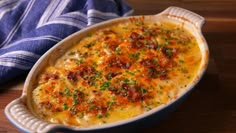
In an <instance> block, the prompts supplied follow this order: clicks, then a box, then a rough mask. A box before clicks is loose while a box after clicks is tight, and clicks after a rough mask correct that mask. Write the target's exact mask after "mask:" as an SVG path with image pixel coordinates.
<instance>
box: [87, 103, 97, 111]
mask: <svg viewBox="0 0 236 133" xmlns="http://www.w3.org/2000/svg"><path fill="white" fill-rule="evenodd" d="M95 107H96V105H95V104H91V105H90V106H89V108H88V111H91V110H93V109H94V108H95Z"/></svg>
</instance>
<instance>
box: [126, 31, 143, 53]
mask: <svg viewBox="0 0 236 133" xmlns="http://www.w3.org/2000/svg"><path fill="white" fill-rule="evenodd" d="M129 37H130V39H131V45H130V47H131V48H135V49H139V48H143V46H144V44H143V42H142V41H141V40H143V39H144V37H143V36H142V35H140V34H138V33H136V32H132V33H131V34H130V36H129Z"/></svg>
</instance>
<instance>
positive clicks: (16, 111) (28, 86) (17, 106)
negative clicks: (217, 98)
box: [5, 7, 209, 132]
mask: <svg viewBox="0 0 236 133" xmlns="http://www.w3.org/2000/svg"><path fill="white" fill-rule="evenodd" d="M139 17H144V21H170V22H173V23H176V24H180V23H181V24H183V26H184V27H185V28H186V29H187V30H189V31H190V32H191V33H192V34H193V35H194V36H195V38H196V39H197V42H198V44H199V47H200V50H201V53H202V61H201V64H200V69H199V71H198V73H197V76H196V77H195V79H194V80H193V81H192V82H191V83H190V84H189V85H188V86H187V87H186V88H185V90H184V91H182V92H180V93H179V95H178V97H177V98H176V99H175V100H173V101H170V102H169V103H168V104H166V105H163V106H159V107H157V108H155V109H152V110H151V111H148V112H146V113H144V114H141V115H139V116H136V117H133V118H130V119H128V120H123V121H118V122H114V123H108V124H104V125H101V126H93V127H89V128H78V127H75V126H65V125H60V124H52V123H49V122H46V121H43V120H41V119H39V118H38V117H37V115H36V114H34V112H33V110H32V107H31V98H30V97H31V92H32V90H33V87H32V86H33V85H32V84H33V82H34V80H35V78H36V75H37V74H38V73H40V70H41V69H42V68H43V66H44V64H46V62H48V61H54V60H55V59H57V58H58V57H59V56H61V55H62V54H63V53H64V52H65V51H66V50H67V49H68V48H69V47H70V46H71V45H73V44H74V43H77V42H78V41H79V40H80V39H81V38H83V37H84V36H85V35H86V34H87V33H89V32H91V31H94V30H97V29H100V28H103V27H107V26H110V25H113V24H117V23H122V22H124V21H129V19H130V18H139ZM204 22H205V20H204V18H203V17H201V16H199V15H198V14H196V13H193V12H191V11H189V10H186V9H183V8H179V7H169V8H167V9H166V10H164V11H163V12H161V13H159V14H156V15H148V16H131V17H124V18H118V19H113V20H110V21H106V22H103V23H99V24H96V25H93V26H90V27H88V28H85V29H83V30H81V31H79V32H77V33H74V34H72V35H70V36H69V37H67V38H65V39H64V40H62V41H61V42H59V43H58V44H56V45H55V46H54V47H53V48H51V49H50V50H49V51H47V52H46V53H45V54H44V55H43V56H42V57H41V58H40V59H39V60H38V61H37V63H36V64H35V65H34V66H33V68H32V69H31V71H30V73H29V74H28V76H27V79H26V81H25V84H24V88H23V92H22V95H21V97H20V98H17V99H16V100H14V101H12V102H11V103H9V104H8V105H7V106H6V108H5V115H6V116H7V118H8V119H9V120H10V121H11V122H12V123H13V124H14V125H15V126H16V127H18V128H19V129H21V130H22V131H24V132H49V131H54V130H57V129H59V130H60V129H68V130H73V131H78V132H80V131H95V130H96V131H98V130H107V129H109V128H115V127H118V126H119V127H120V126H124V125H128V124H130V123H136V122H138V121H141V120H144V121H145V120H147V119H148V118H152V119H155V120H157V121H158V120H159V119H160V118H161V117H162V114H163V113H164V114H165V113H167V112H169V111H171V110H173V108H174V107H175V106H176V105H177V104H178V103H179V102H180V101H182V100H183V99H184V97H185V96H186V95H187V94H188V93H189V92H190V91H191V90H192V89H193V88H194V86H195V85H196V84H197V83H198V82H199V80H200V79H201V77H202V76H203V74H204V72H205V70H206V68H207V64H208V60H209V50H208V46H207V42H206V41H205V38H204V37H203V35H202V31H201V29H202V26H203V24H204Z"/></svg>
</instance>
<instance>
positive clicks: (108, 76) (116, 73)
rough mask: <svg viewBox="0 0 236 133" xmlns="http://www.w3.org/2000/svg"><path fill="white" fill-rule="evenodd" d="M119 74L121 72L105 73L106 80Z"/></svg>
mask: <svg viewBox="0 0 236 133" xmlns="http://www.w3.org/2000/svg"><path fill="white" fill-rule="evenodd" d="M120 74H121V72H109V73H108V74H106V76H105V77H106V79H107V80H111V79H112V78H114V77H115V76H117V75H120Z"/></svg>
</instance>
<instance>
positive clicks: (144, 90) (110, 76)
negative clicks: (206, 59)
mask: <svg viewBox="0 0 236 133" xmlns="http://www.w3.org/2000/svg"><path fill="white" fill-rule="evenodd" d="M201 59H202V57H201V53H200V49H199V47H198V44H197V42H196V40H195V38H194V37H193V35H192V34H191V33H189V32H188V31H187V30H186V29H183V27H182V26H181V25H175V24H172V23H167V22H157V23H147V22H143V21H142V20H133V21H130V22H126V23H120V24H116V25H114V26H111V27H109V28H104V29H100V30H98V31H95V32H92V33H90V34H88V35H87V36H86V37H84V38H83V39H82V40H81V41H80V42H78V44H76V45H74V46H73V47H71V48H70V49H69V50H68V51H67V52H66V53H65V54H64V55H63V56H62V57H60V58H59V59H57V61H56V63H55V64H54V65H48V66H47V67H45V69H44V70H43V72H42V73H41V74H40V75H38V79H37V83H36V84H37V86H36V87H35V89H34V90H33V94H32V97H33V108H34V110H35V112H36V113H37V114H38V115H39V117H41V118H42V119H44V120H47V121H49V122H52V123H60V124H65V125H74V126H79V127H90V126H94V125H102V124H105V123H110V122H115V121H120V120H125V119H128V118H131V117H135V116H137V115H140V114H143V113H144V112H147V111H149V110H152V109H153V108H156V107H158V106H160V105H163V104H166V103H168V102H169V101H170V100H173V99H175V98H176V97H177V95H178V93H179V92H180V91H181V90H183V89H185V88H186V86H187V85H188V84H189V83H190V82H191V81H192V80H193V78H194V77H195V75H196V72H197V71H198V69H199V65H200V62H201Z"/></svg>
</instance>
